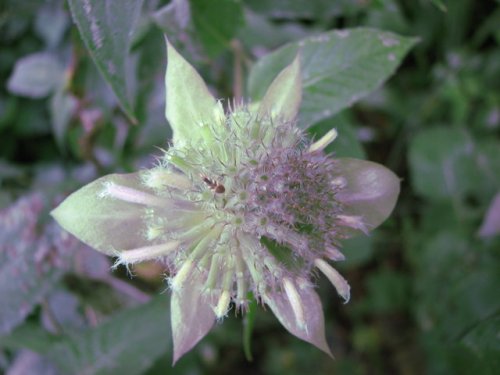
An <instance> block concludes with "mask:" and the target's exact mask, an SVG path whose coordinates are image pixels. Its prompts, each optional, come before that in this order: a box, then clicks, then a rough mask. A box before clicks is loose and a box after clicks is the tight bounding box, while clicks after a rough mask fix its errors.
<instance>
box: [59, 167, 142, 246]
mask: <svg viewBox="0 0 500 375" xmlns="http://www.w3.org/2000/svg"><path fill="white" fill-rule="evenodd" d="M109 184H112V185H117V186H120V187H125V188H126V189H134V191H138V192H141V191H145V190H146V187H145V186H143V185H142V183H141V179H140V176H139V174H138V173H130V174H124V175H119V174H112V175H108V176H104V177H101V178H99V179H97V180H95V181H93V182H91V183H90V184H88V185H86V186H84V187H82V188H81V189H79V190H77V191H76V192H74V193H73V194H71V195H70V196H69V197H67V198H66V199H65V200H64V201H63V202H62V203H61V204H60V205H59V206H58V207H57V208H56V209H54V210H53V211H52V212H51V215H52V216H53V217H54V218H55V219H56V221H57V222H58V223H59V225H60V226H61V227H63V228H64V229H65V230H67V231H68V232H70V233H71V234H73V235H74V236H75V237H77V238H78V239H79V240H81V241H83V242H85V243H86V244H88V245H89V246H91V247H93V248H95V249H97V250H99V251H101V252H103V253H105V254H108V255H116V254H117V251H118V250H129V249H134V248H137V247H141V246H144V245H146V244H147V241H146V239H145V238H143V235H142V234H141V233H142V230H143V229H144V228H143V225H144V223H143V219H142V217H143V214H144V207H143V206H141V205H137V204H133V203H129V202H124V201H122V200H120V199H114V198H112V197H105V196H103V192H104V191H105V188H106V186H107V185H109Z"/></svg>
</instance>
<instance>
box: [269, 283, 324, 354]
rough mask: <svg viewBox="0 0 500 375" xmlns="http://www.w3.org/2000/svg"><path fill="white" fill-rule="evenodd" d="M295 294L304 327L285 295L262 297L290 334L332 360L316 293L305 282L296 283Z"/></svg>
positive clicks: (276, 293)
mask: <svg viewBox="0 0 500 375" xmlns="http://www.w3.org/2000/svg"><path fill="white" fill-rule="evenodd" d="M297 292H298V298H299V299H300V303H301V306H302V310H303V317H304V321H305V326H301V324H300V322H298V321H297V317H296V313H295V312H294V309H293V307H292V302H291V301H290V300H289V298H288V297H287V295H286V293H280V292H272V293H268V294H267V295H265V296H264V302H265V303H266V304H267V305H268V306H269V307H270V308H271V310H272V311H273V313H274V315H275V316H276V318H278V320H279V321H280V323H281V324H282V325H283V326H284V327H285V328H286V329H287V330H288V331H289V332H290V333H291V334H293V335H295V336H297V337H298V338H300V339H302V340H304V341H306V342H308V343H310V344H312V345H314V346H316V347H317V348H318V349H320V350H322V351H323V352H325V353H326V354H328V355H329V356H330V357H332V358H333V355H332V352H331V350H330V347H329V346H328V343H327V342H326V337H325V320H324V316H323V309H322V305H321V301H320V299H319V297H318V295H317V293H316V292H315V291H314V289H313V287H312V286H310V285H308V284H307V283H305V282H298V288H297ZM295 302H297V301H295Z"/></svg>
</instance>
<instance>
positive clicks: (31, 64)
mask: <svg viewBox="0 0 500 375" xmlns="http://www.w3.org/2000/svg"><path fill="white" fill-rule="evenodd" d="M63 80H64V67H63V66H62V65H61V63H60V62H59V60H58V59H57V58H56V57H55V56H54V55H53V54H51V53H48V52H40V53H33V54H31V55H28V56H25V57H23V58H21V59H19V60H18V61H16V65H15V67H14V72H13V73H12V75H11V76H10V78H9V81H8V83H7V89H8V90H9V91H10V92H11V93H13V94H16V95H21V96H27V97H29V98H43V97H44V96H47V95H49V94H50V93H51V92H52V91H53V90H54V89H55V88H56V87H57V86H58V85H60V84H61V83H62V82H63Z"/></svg>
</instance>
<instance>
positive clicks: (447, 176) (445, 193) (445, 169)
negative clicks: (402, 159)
mask: <svg viewBox="0 0 500 375" xmlns="http://www.w3.org/2000/svg"><path fill="white" fill-rule="evenodd" d="M473 150H474V144H473V142H472V139H471V138H470V137H469V136H468V135H467V134H466V133H465V132H464V131H461V130H457V129H454V128H444V127H441V128H434V129H428V130H423V131H421V132H420V133H419V134H417V135H416V136H415V137H414V138H413V140H412V143H411V145H410V150H409V162H410V168H411V174H412V183H413V187H414V188H415V190H416V191H417V192H418V193H420V194H421V195H423V196H425V197H426V198H429V199H450V198H452V197H455V198H460V197H461V196H462V195H463V194H464V193H465V192H466V191H467V190H469V188H470V187H471V186H472V187H473V185H475V181H477V178H478V174H477V172H476V168H475V166H474V163H473V161H472V153H473Z"/></svg>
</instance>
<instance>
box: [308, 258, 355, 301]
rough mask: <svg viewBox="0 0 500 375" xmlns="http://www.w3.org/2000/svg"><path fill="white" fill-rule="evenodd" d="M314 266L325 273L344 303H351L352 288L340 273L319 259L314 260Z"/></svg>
mask: <svg viewBox="0 0 500 375" xmlns="http://www.w3.org/2000/svg"><path fill="white" fill-rule="evenodd" d="M314 264H315V266H316V267H318V269H319V270H320V271H321V272H323V274H324V275H325V276H326V277H327V278H328V280H330V282H331V283H332V284H333V286H334V287H335V289H336V290H337V293H338V294H339V295H340V296H341V297H342V298H343V299H344V303H347V302H349V299H350V297H351V287H350V286H349V284H348V283H347V281H346V280H345V279H344V278H343V277H342V276H341V275H340V273H338V271H337V270H336V269H335V268H333V267H332V266H330V265H329V264H328V263H327V262H325V261H324V260H323V259H320V258H317V259H315V260H314Z"/></svg>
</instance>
